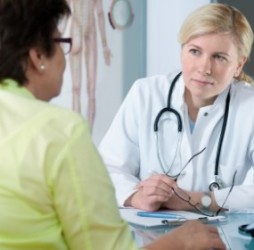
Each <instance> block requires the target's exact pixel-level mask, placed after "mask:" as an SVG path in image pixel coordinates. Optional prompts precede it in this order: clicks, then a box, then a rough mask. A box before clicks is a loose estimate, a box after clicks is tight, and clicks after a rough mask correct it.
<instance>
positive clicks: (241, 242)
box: [131, 213, 254, 250]
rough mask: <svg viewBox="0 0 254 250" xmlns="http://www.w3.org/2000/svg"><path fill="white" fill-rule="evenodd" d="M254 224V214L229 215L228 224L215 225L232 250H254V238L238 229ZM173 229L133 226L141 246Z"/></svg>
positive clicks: (135, 236)
mask: <svg viewBox="0 0 254 250" xmlns="http://www.w3.org/2000/svg"><path fill="white" fill-rule="evenodd" d="M251 222H254V213H229V214H228V220H227V222H226V223H224V222H223V223H220V224H215V226H217V228H218V229H219V231H220V234H221V236H222V238H223V240H224V242H225V244H226V245H227V246H228V249H230V250H244V249H251V250H253V249H254V238H252V237H251V236H249V235H243V234H241V233H239V231H238V227H239V226H240V225H243V224H248V223H251ZM171 229H172V227H171V228H170V227H168V226H162V227H159V228H144V227H143V228H142V227H140V226H131V230H132V232H133V236H134V238H135V240H136V242H137V243H138V245H139V246H143V245H146V244H148V243H150V242H151V241H153V240H154V239H156V238H158V237H159V236H161V235H163V234H165V233H167V232H169V231H170V230H171Z"/></svg>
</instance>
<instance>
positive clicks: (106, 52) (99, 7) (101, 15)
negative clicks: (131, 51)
mask: <svg viewBox="0 0 254 250" xmlns="http://www.w3.org/2000/svg"><path fill="white" fill-rule="evenodd" d="M95 5H96V9H97V15H98V24H99V25H98V26H99V32H100V36H101V41H102V47H103V55H104V60H105V63H106V65H110V58H111V51H110V49H109V47H108V43H107V37H106V30H105V15H104V11H103V6H102V1H101V0H95Z"/></svg>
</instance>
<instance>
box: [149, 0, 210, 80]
mask: <svg viewBox="0 0 254 250" xmlns="http://www.w3.org/2000/svg"><path fill="white" fill-rule="evenodd" d="M209 2H210V1H208V0H191V1H188V0H180V1H168V0H160V1H154V0H148V1H147V55H146V56H147V64H146V68H147V71H146V72H147V75H154V74H161V73H162V74H163V73H168V72H171V71H174V70H176V69H179V68H180V61H179V55H180V46H179V44H178V42H177V35H178V31H179V29H180V26H181V24H182V22H183V20H184V19H185V17H186V16H187V15H188V14H189V13H190V12H191V11H192V10H194V9H196V8H198V7H199V6H201V5H203V4H206V3H209Z"/></svg>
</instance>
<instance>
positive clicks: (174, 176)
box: [165, 147, 206, 181]
mask: <svg viewBox="0 0 254 250" xmlns="http://www.w3.org/2000/svg"><path fill="white" fill-rule="evenodd" d="M205 149H206V147H205V148H203V149H202V150H200V151H199V152H197V153H195V154H194V155H192V156H191V158H190V159H189V160H188V161H187V162H186V163H185V165H184V166H183V168H182V169H181V171H180V172H179V173H178V174H176V175H170V174H169V173H168V172H166V173H165V174H166V175H167V176H168V177H170V178H172V179H174V180H175V181H177V179H178V177H179V176H180V175H181V174H182V172H183V170H184V169H185V168H186V167H187V166H188V165H189V163H190V162H191V161H192V160H193V159H194V158H195V157H197V156H198V155H200V154H201V153H203V152H204V151H205Z"/></svg>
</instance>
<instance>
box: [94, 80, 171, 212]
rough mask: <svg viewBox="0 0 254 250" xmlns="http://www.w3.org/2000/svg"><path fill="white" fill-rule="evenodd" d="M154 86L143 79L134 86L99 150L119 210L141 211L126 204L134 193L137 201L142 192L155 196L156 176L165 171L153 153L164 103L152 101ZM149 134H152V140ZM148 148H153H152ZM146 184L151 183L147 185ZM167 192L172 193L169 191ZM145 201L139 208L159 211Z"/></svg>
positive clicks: (160, 179) (164, 178) (168, 180)
mask: <svg viewBox="0 0 254 250" xmlns="http://www.w3.org/2000/svg"><path fill="white" fill-rule="evenodd" d="M166 84H167V82H163V83H162V85H166ZM154 85H155V82H154V80H153V79H152V80H151V79H140V80H138V81H137V82H135V83H134V84H133V86H132V88H131V89H130V91H129V93H128V95H127V96H126V98H125V100H124V102H123V104H122V105H121V107H120V109H119V111H118V113H117V114H116V116H115V118H114V120H113V122H112V124H111V126H110V128H109V130H108V131H107V133H106V134H105V136H104V138H103V140H102V142H101V144H100V147H99V150H100V153H101V154H102V156H103V160H104V162H105V164H106V165H107V168H108V170H109V173H110V176H111V178H112V180H113V183H114V186H115V189H116V195H117V200H118V204H119V206H129V205H131V206H135V207H137V206H136V205H134V204H130V203H129V201H127V202H126V200H127V199H128V198H130V197H131V196H132V195H134V193H135V197H137V196H136V195H137V194H141V195H142V193H141V191H145V193H146V194H147V192H149V194H151V193H150V192H151V187H152V188H153V186H154V178H155V176H156V174H155V173H159V172H160V171H161V168H160V167H159V166H160V165H159V164H158V162H157V158H156V157H154V152H155V151H152V150H151V151H150V149H151V148H152V147H154V142H153V140H154V139H155V137H154V133H153V121H154V115H155V114H157V109H158V107H157V105H158V106H159V108H160V106H161V104H160V103H159V104H157V103H155V105H153V104H152V103H153V100H151V99H152V98H153V96H152V97H151V95H153V94H154V91H153V89H152V88H154ZM155 86H156V85H155ZM166 86H167V85H166ZM166 88H167V87H166ZM155 89H156V91H158V90H159V89H160V88H159V87H157V86H156V87H155ZM151 93H152V94H151ZM155 96H159V97H158V98H159V99H161V98H160V93H158V95H157V94H155ZM151 106H153V107H155V112H152V113H154V115H151V114H150V113H151ZM148 133H150V135H149V136H148ZM147 145H151V147H150V146H147ZM147 150H148V151H150V152H151V156H150V159H151V160H148V155H147V154H148V153H149V152H148V151H147ZM154 166H155V167H154ZM158 176H160V178H159V179H158V180H157V182H160V181H162V180H166V179H167V182H168V184H166V185H169V183H170V179H169V178H168V177H166V176H165V175H158ZM161 176H163V178H161ZM156 178H157V177H156ZM145 180H148V181H146V182H145ZM141 181H144V182H143V183H142V186H141V185H139V183H140V182H141ZM150 186H151V187H150ZM169 188H170V186H169ZM148 189H149V190H148ZM164 189H165V188H164ZM166 189H167V188H166ZM137 191H139V192H137ZM166 192H169V191H168V190H166ZM143 200H144V203H142V207H139V208H143V209H146V210H155V209H157V207H156V206H157V205H158V204H154V205H155V208H153V207H150V205H151V204H149V203H150V202H149V199H147V200H146V199H145V198H144V199H143Z"/></svg>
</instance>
